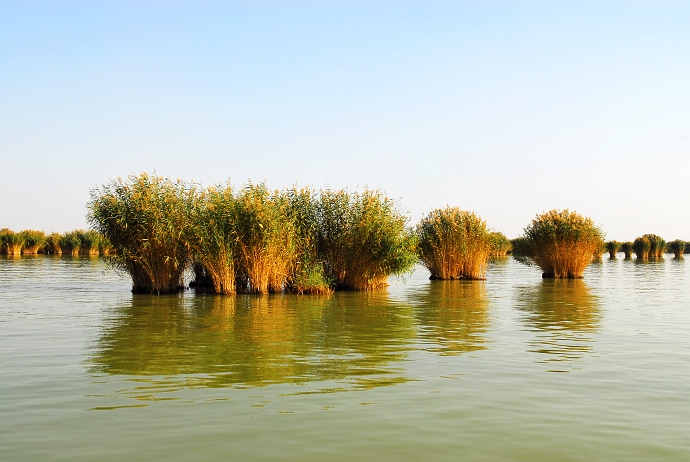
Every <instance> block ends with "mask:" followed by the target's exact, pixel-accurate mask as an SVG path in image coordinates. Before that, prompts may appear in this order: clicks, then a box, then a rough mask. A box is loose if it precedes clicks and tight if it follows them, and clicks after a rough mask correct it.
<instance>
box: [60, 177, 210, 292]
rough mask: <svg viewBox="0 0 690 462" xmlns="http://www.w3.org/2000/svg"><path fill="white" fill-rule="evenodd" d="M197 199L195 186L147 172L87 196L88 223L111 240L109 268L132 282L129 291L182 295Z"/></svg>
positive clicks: (190, 249) (114, 183) (104, 186)
mask: <svg viewBox="0 0 690 462" xmlns="http://www.w3.org/2000/svg"><path fill="white" fill-rule="evenodd" d="M196 198H197V196H196V189H195V187H194V186H193V185H188V184H186V183H183V182H181V181H179V180H177V181H172V180H170V179H168V178H163V177H159V176H155V175H154V176H149V175H147V174H145V173H144V174H140V175H139V176H133V175H132V176H130V177H128V179H127V180H123V179H121V178H118V179H117V180H114V181H112V182H110V183H109V184H105V185H103V186H102V187H100V188H96V189H94V190H92V191H91V200H90V202H89V204H88V209H89V214H88V220H89V223H90V224H91V225H92V226H93V227H94V228H95V229H96V230H98V231H99V232H100V233H101V234H103V235H104V236H105V237H106V238H107V239H108V240H109V242H110V244H111V245H112V247H113V249H114V251H115V256H114V257H113V259H112V263H113V264H114V265H115V266H116V267H117V268H120V269H122V270H124V271H126V272H127V273H129V275H130V276H131V277H132V291H133V292H135V293H154V294H163V293H171V292H176V291H179V290H182V288H183V276H184V271H185V269H186V268H187V267H188V266H189V265H190V264H191V260H192V246H191V242H192V240H193V236H192V230H193V227H192V217H193V209H194V207H195V206H196ZM63 250H64V249H63Z"/></svg>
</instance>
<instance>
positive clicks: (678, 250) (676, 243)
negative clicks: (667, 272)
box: [668, 239, 686, 258]
mask: <svg viewBox="0 0 690 462" xmlns="http://www.w3.org/2000/svg"><path fill="white" fill-rule="evenodd" d="M685 246H686V242H685V241H683V240H680V239H675V240H673V241H671V242H669V243H668V248H669V250H670V251H671V252H673V255H675V257H676V258H683V253H684V252H685Z"/></svg>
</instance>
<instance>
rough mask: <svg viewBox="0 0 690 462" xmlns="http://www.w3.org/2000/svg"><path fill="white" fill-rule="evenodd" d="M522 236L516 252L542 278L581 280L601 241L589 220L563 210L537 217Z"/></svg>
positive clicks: (598, 233)
mask: <svg viewBox="0 0 690 462" xmlns="http://www.w3.org/2000/svg"><path fill="white" fill-rule="evenodd" d="M524 237H525V239H526V240H525V241H523V243H521V244H520V245H522V246H524V247H523V248H521V249H520V251H521V252H522V253H523V254H524V255H525V257H527V258H528V259H529V260H531V261H532V262H534V263H535V264H536V265H537V266H539V267H540V268H541V270H542V276H543V277H545V278H581V277H582V274H583V273H584V271H585V269H586V268H587V266H588V265H589V264H590V263H591V262H592V257H593V255H594V254H595V252H598V251H599V250H600V249H601V248H602V245H603V242H604V233H603V232H602V230H601V229H600V228H599V227H598V226H596V225H595V224H594V222H593V221H592V220H591V219H590V218H588V217H583V216H582V215H579V214H578V213H576V212H570V211H569V210H567V209H566V210H551V211H549V212H546V213H543V214H541V215H537V217H536V218H534V219H533V220H532V223H530V224H529V225H528V226H527V227H526V228H525V234H524Z"/></svg>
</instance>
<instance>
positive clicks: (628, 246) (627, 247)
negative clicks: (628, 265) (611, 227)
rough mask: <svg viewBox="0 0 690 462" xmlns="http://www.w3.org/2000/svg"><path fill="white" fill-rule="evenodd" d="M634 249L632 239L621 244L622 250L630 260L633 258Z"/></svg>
mask: <svg viewBox="0 0 690 462" xmlns="http://www.w3.org/2000/svg"><path fill="white" fill-rule="evenodd" d="M633 249H634V244H633V243H632V242H630V241H625V242H623V243H622V244H621V251H622V252H623V253H624V254H625V259H626V260H630V259H631V258H632V254H633Z"/></svg>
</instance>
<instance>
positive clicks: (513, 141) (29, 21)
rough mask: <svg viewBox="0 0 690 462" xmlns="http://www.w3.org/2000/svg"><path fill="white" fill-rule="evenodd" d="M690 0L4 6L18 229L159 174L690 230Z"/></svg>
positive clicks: (55, 222)
mask: <svg viewBox="0 0 690 462" xmlns="http://www.w3.org/2000/svg"><path fill="white" fill-rule="evenodd" d="M689 17H690V4H682V3H673V2H607V3H605V4H601V3H600V2H577V3H559V4H552V3H549V2H533V3H522V2H521V3H513V2H492V3H490V4H487V3H485V2H433V3H430V4H424V5H421V4H416V3H398V2H379V3H375V4H370V3H363V2H362V3H360V2H356V3H349V2H348V3H345V2H295V3H292V4H290V5H286V4H285V3H283V2H268V1H266V2H258V3H254V2H237V3H233V4H231V5H225V4H223V3H217V2H202V3H201V4H198V5H194V6H192V5H186V4H163V3H158V2H143V3H105V4H100V3H80V2H76V3H66V4H62V5H56V4H52V3H43V2H36V3H30V4H25V3H20V2H1V1H0V105H1V107H2V108H3V110H2V111H0V173H2V179H1V180H0V194H2V196H3V197H4V200H3V201H1V202H0V228H3V227H7V228H10V229H13V230H15V231H19V230H22V229H40V230H43V231H46V232H51V231H58V232H64V231H68V230H72V229H76V228H85V227H87V223H86V211H87V210H86V204H87V202H88V200H89V193H90V191H91V190H92V189H93V188H96V187H98V186H100V185H101V184H104V183H107V182H109V181H110V180H111V179H114V178H117V177H126V176H128V175H132V174H133V175H137V174H139V173H142V172H147V173H153V172H154V171H155V172H156V173H157V174H158V175H161V176H166V177H167V176H169V177H171V178H180V179H183V180H185V181H192V180H194V181H196V182H198V183H200V184H202V185H203V186H210V185H212V184H216V183H223V182H225V181H227V180H228V179H230V180H231V181H232V183H233V184H234V185H235V186H241V185H242V184H244V183H245V182H246V181H248V180H251V181H252V182H255V183H257V182H262V181H265V182H266V184H267V185H268V186H269V187H270V188H274V189H283V188H287V187H290V186H292V185H294V184H297V185H299V186H313V187H315V188H321V187H326V186H329V187H331V188H343V187H347V188H349V189H350V190H357V189H361V188H362V187H365V186H367V187H369V188H373V189H381V190H383V191H385V192H386V193H387V194H388V195H389V196H390V197H392V198H395V199H397V200H398V201H399V204H400V206H401V208H402V209H404V210H406V211H407V212H408V214H409V216H410V224H411V225H414V224H415V223H416V222H417V221H419V219H420V218H422V216H424V215H426V214H427V213H428V212H430V211H431V210H432V209H435V208H439V207H444V206H446V205H450V206H457V207H460V208H462V209H464V210H473V211H475V212H476V213H477V214H478V215H480V216H481V217H482V218H483V219H484V220H486V221H487V224H488V226H489V227H491V228H492V229H495V230H497V231H501V232H503V233H504V234H506V235H507V236H508V237H509V238H514V237H518V236H519V235H521V234H522V230H523V228H524V227H525V226H527V225H528V224H529V222H530V221H531V220H532V218H534V217H535V216H536V215H537V214H538V213H542V212H545V211H548V210H551V209H566V208H567V209H570V210H574V211H577V212H578V213H580V214H582V215H585V216H589V217H591V218H592V219H593V220H594V221H595V222H596V223H597V224H599V225H600V226H601V227H602V229H603V230H604V231H605V232H606V237H607V239H615V240H619V241H626V240H633V239H634V238H635V237H637V236H639V235H642V234H645V233H655V234H659V235H660V236H662V237H663V238H665V239H666V240H672V239H676V238H680V239H687V240H690V218H688V216H687V214H686V213H685V211H686V209H687V203H688V197H689V196H690V194H688V192H690V187H688V186H687V184H686V181H685V178H684V176H685V172H686V171H688V169H690V86H688V84H687V82H690V52H689V51H688V47H687V44H688V43H690V31H689V30H688V29H689V28H688V27H687V18H689Z"/></svg>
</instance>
